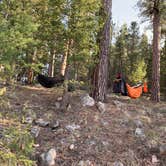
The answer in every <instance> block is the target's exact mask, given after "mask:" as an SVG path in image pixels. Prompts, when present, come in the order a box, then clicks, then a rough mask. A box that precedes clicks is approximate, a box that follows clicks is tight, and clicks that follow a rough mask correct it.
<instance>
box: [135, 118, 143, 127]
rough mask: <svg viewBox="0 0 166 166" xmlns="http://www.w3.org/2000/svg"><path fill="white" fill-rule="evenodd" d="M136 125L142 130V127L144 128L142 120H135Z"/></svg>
mask: <svg viewBox="0 0 166 166" xmlns="http://www.w3.org/2000/svg"><path fill="white" fill-rule="evenodd" d="M134 123H135V125H136V126H137V127H138V128H142V127H143V123H142V122H141V121H140V120H138V119H136V120H134Z"/></svg>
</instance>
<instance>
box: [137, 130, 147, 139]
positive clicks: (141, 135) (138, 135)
mask: <svg viewBox="0 0 166 166" xmlns="http://www.w3.org/2000/svg"><path fill="white" fill-rule="evenodd" d="M135 136H137V137H142V138H144V137H145V134H144V131H143V130H142V129H141V128H136V130H135Z"/></svg>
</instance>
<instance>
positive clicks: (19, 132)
mask: <svg viewBox="0 0 166 166" xmlns="http://www.w3.org/2000/svg"><path fill="white" fill-rule="evenodd" d="M33 144H34V139H33V137H32V136H31V135H30V133H29V131H28V129H21V128H20V127H10V128H8V129H6V130H5V131H4V133H3V137H2V139H1V146H2V148H1V147H0V165H3V166H18V165H19V166H35V165H36V164H35V161H33V160H31V159H30V155H31V154H32V152H33Z"/></svg>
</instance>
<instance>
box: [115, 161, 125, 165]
mask: <svg viewBox="0 0 166 166" xmlns="http://www.w3.org/2000/svg"><path fill="white" fill-rule="evenodd" d="M113 166H124V165H123V163H121V162H120V161H115V162H114V163H113Z"/></svg>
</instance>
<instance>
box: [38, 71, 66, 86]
mask: <svg viewBox="0 0 166 166" xmlns="http://www.w3.org/2000/svg"><path fill="white" fill-rule="evenodd" d="M37 80H38V82H39V83H40V84H41V85H42V86H43V87H45V88H52V87H54V86H59V85H61V84H62V83H63V82H64V76H59V77H47V76H44V75H42V74H38V76H37Z"/></svg>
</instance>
